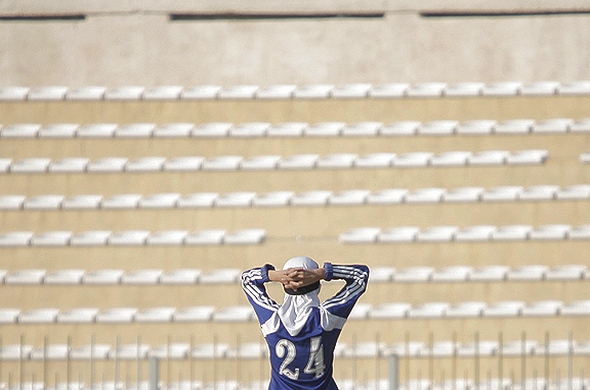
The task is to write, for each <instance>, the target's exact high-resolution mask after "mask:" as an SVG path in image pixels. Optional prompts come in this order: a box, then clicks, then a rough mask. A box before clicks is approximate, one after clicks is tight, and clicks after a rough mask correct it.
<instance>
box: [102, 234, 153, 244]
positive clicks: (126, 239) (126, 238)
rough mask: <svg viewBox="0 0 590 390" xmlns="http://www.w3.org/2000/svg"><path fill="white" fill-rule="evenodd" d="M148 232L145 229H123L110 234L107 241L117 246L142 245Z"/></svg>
mask: <svg viewBox="0 0 590 390" xmlns="http://www.w3.org/2000/svg"><path fill="white" fill-rule="evenodd" d="M149 234H150V232H149V231H147V230H124V231H120V232H116V233H113V234H111V236H110V237H109V239H108V243H109V245H117V246H135V245H144V244H145V241H146V239H147V237H148V236H149Z"/></svg>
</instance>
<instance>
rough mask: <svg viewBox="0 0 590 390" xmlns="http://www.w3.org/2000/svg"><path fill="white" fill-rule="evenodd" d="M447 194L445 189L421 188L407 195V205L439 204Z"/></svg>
mask: <svg viewBox="0 0 590 390" xmlns="http://www.w3.org/2000/svg"><path fill="white" fill-rule="evenodd" d="M444 193H445V189H444V188H419V189H416V190H412V191H409V192H408V193H407V194H406V197H405V201H406V203H439V202H440V201H441V200H442V197H443V195H444Z"/></svg>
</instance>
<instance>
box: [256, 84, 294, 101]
mask: <svg viewBox="0 0 590 390" xmlns="http://www.w3.org/2000/svg"><path fill="white" fill-rule="evenodd" d="M296 88H297V86H296V85H294V84H283V85H271V86H268V87H263V88H260V89H258V90H257V91H256V98H258V99H290V98H292V97H293V92H295V89H296Z"/></svg>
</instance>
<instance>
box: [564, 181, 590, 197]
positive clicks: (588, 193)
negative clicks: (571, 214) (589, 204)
mask: <svg viewBox="0 0 590 390" xmlns="http://www.w3.org/2000/svg"><path fill="white" fill-rule="evenodd" d="M556 197H557V199H559V200H584V199H589V198H590V185H589V184H576V185H571V186H567V187H566V188H562V189H560V190H558V191H557V193H556Z"/></svg>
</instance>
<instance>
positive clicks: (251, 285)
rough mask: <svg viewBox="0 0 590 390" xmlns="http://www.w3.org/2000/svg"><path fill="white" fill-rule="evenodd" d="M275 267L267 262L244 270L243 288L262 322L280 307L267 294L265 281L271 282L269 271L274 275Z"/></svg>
mask: <svg viewBox="0 0 590 390" xmlns="http://www.w3.org/2000/svg"><path fill="white" fill-rule="evenodd" d="M273 271H274V267H273V266H272V265H270V264H266V265H264V266H262V267H257V268H252V269H250V270H247V271H244V272H242V278H241V279H242V289H243V290H244V293H246V297H248V300H249V301H250V304H251V305H252V307H253V308H254V311H255V312H256V315H257V316H258V319H259V320H260V323H263V322H265V321H266V320H268V318H270V316H271V315H272V314H273V313H274V312H275V311H276V310H278V308H279V305H278V304H277V303H276V302H275V301H274V300H273V299H272V298H271V297H270V296H269V295H268V294H267V292H266V288H265V287H264V283H267V282H270V281H271V280H270V278H269V276H270V275H269V273H270V274H272V275H273V277H274V275H275V274H274V272H273Z"/></svg>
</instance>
